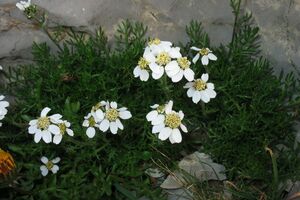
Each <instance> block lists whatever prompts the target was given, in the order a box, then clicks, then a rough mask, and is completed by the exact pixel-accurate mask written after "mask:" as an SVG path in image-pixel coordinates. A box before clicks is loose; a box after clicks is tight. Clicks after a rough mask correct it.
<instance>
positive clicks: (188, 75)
mask: <svg viewBox="0 0 300 200" xmlns="http://www.w3.org/2000/svg"><path fill="white" fill-rule="evenodd" d="M184 77H185V78H186V80H188V81H192V80H194V78H195V72H194V71H193V70H191V69H190V68H187V69H186V70H184Z"/></svg>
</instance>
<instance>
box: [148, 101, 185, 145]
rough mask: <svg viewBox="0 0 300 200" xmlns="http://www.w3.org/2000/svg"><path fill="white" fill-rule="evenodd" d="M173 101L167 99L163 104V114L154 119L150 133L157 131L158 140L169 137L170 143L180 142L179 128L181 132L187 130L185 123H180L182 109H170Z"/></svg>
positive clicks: (182, 115) (182, 116)
mask: <svg viewBox="0 0 300 200" xmlns="http://www.w3.org/2000/svg"><path fill="white" fill-rule="evenodd" d="M172 106H173V102H172V101H169V103H168V104H166V106H165V115H164V116H163V117H162V118H160V119H159V120H157V121H156V123H155V125H154V126H153V128H152V133H159V134H158V138H159V139H160V140H163V141H164V140H166V139H168V138H169V140H170V142H171V143H172V144H174V143H180V142H181V141H182V136H181V132H180V130H179V128H180V129H181V130H182V131H183V132H187V128H186V127H185V125H183V124H182V123H181V121H182V120H183V118H184V114H183V112H182V111H179V112H175V111H173V110H172Z"/></svg>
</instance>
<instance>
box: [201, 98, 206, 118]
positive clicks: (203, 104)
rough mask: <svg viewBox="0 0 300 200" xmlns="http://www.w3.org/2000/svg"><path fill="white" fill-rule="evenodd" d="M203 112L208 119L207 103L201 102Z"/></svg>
mask: <svg viewBox="0 0 300 200" xmlns="http://www.w3.org/2000/svg"><path fill="white" fill-rule="evenodd" d="M201 110H202V114H203V116H204V117H206V116H207V113H206V109H205V103H204V102H203V101H201Z"/></svg>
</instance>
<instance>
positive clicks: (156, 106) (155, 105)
mask: <svg viewBox="0 0 300 200" xmlns="http://www.w3.org/2000/svg"><path fill="white" fill-rule="evenodd" d="M158 107H159V105H158V104H154V105H153V106H150V108H153V109H155V108H158Z"/></svg>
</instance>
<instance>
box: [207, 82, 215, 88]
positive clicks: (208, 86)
mask: <svg viewBox="0 0 300 200" xmlns="http://www.w3.org/2000/svg"><path fill="white" fill-rule="evenodd" d="M206 87H207V89H210V90H214V89H215V86H214V84H213V83H207V84H206Z"/></svg>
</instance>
